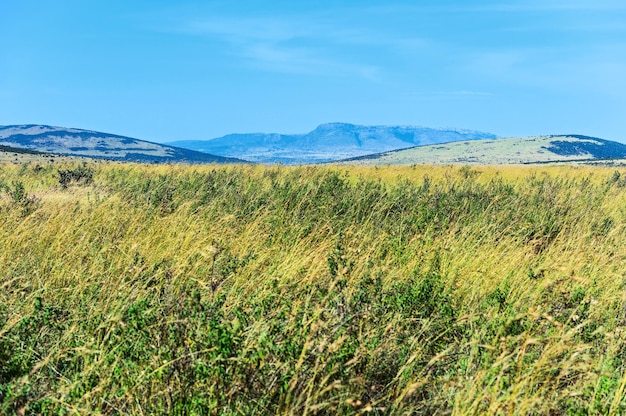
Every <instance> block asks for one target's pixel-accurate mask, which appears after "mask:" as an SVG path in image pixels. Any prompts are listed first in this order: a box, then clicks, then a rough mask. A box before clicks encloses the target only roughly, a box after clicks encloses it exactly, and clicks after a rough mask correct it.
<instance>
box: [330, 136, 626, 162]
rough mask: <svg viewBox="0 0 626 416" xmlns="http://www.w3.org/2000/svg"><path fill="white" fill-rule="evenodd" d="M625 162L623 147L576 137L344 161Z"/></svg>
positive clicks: (460, 145) (470, 144) (461, 144)
mask: <svg viewBox="0 0 626 416" xmlns="http://www.w3.org/2000/svg"><path fill="white" fill-rule="evenodd" d="M622 158H626V145H624V144H622V143H618V142H614V141H609V140H603V139H598V138H595V137H588V136H580V135H551V136H537V137H523V138H504V139H498V140H481V141H458V142H452V143H445V144H437V145H430V146H416V147H412V148H409V149H403V150H398V151H390V152H384V153H378V154H372V155H366V156H362V157H356V158H351V159H348V160H344V161H342V162H341V163H346V164H359V165H413V164H455V163H462V164H487V165H494V164H528V163H552V162H573V161H585V162H591V161H600V160H607V159H622Z"/></svg>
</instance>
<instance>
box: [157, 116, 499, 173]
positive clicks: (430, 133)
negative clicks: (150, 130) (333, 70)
mask: <svg viewBox="0 0 626 416" xmlns="http://www.w3.org/2000/svg"><path fill="white" fill-rule="evenodd" d="M495 138H496V136H495V135H493V134H490V133H483V132H479V131H471V130H459V129H432V128H426V127H414V126H360V125H355V124H347V123H328V124H322V125H320V126H318V127H317V128H316V129H315V130H313V131H311V132H310V133H307V134H277V133H270V134H266V133H252V134H229V135H226V136H223V137H219V138H216V139H210V140H181V141H175V142H169V143H167V144H169V145H172V146H178V147H183V148H186V149H191V150H197V151H200V152H207V153H212V154H216V155H220V156H226V157H240V158H242V159H246V160H250V161H252V162H259V163H285V164H295V163H322V162H329V161H334V160H340V159H346V158H350V157H355V156H362V155H367V154H371V153H379V152H386V151H389V150H396V149H404V148H407V147H412V146H416V145H429V144H437V143H445V142H453V141H458V140H479V139H495Z"/></svg>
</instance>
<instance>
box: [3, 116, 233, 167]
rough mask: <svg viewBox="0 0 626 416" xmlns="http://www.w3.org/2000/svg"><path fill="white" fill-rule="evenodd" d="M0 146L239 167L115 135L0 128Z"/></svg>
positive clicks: (39, 127) (220, 159) (30, 127)
mask: <svg viewBox="0 0 626 416" xmlns="http://www.w3.org/2000/svg"><path fill="white" fill-rule="evenodd" d="M0 145H4V146H10V147H14V148H21V149H28V150H33V151H38V152H45V153H55V154H61V155H71V156H84V157H91V158H99V159H109V160H123V161H129V162H173V163H180V162H184V163H242V162H244V161H242V160H240V159H235V158H227V157H221V156H215V155H212V154H207V153H203V152H196V151H193V150H188V149H181V148H177V147H173V146H168V145H163V144H158V143H152V142H148V141H144V140H138V139H133V138H130V137H124V136H118V135H115V134H108V133H100V132H96V131H91V130H80V129H70V128H63V127H52V126H45V125H35V124H28V125H17V126H0Z"/></svg>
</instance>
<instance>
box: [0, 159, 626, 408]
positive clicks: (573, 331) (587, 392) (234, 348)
mask: <svg viewBox="0 0 626 416" xmlns="http://www.w3.org/2000/svg"><path fill="white" fill-rule="evenodd" d="M59 169H61V172H59ZM625 174H626V172H623V171H616V170H615V169H614V168H599V167H596V168H592V167H566V166H565V167H499V168H495V167H489V168H488V167H479V168H473V167H467V166H464V167H450V166H447V167H446V166H444V167H433V166H417V167H412V168H411V167H395V168H369V167H349V168H346V167H333V166H328V167H290V168H287V167H255V166H238V167H235V166H221V167H218V166H212V167H184V166H145V165H122V164H93V165H85V166H83V165H76V164H75V165H72V164H69V165H65V166H63V167H59V166H51V164H48V165H44V166H41V165H34V164H23V165H12V164H4V165H0V188H1V190H0V242H1V244H0V414H13V413H14V414H55V415H56V414H59V415H60V414H105V415H113V414H139V415H141V414H146V415H147V414H181V415H182V414H298V415H300V414H359V413H365V412H371V413H372V414H425V415H426V414H453V415H465V414H469V415H474V414H476V415H478V414H502V415H531V414H532V415H544V414H545V415H560V414H571V415H583V414H623V413H624V412H626V399H625V395H624V393H625V390H626V372H625V370H626V330H625V329H626V297H625V291H624V290H625V288H624V283H625V279H626V226H625V224H626V221H625V220H626V209H625V207H626V176H624V175H625ZM61 178H66V179H65V180H63V181H60V179H61ZM61 182H63V183H61Z"/></svg>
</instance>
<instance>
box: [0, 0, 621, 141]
mask: <svg viewBox="0 0 626 416" xmlns="http://www.w3.org/2000/svg"><path fill="white" fill-rule="evenodd" d="M0 16H1V20H2V24H0V125H6V124H25V123H29V124H30V123H34V124H39V123H41V124H51V125H57V126H64V127H78V128H86V129H92V130H99V131H104V132H109V133H117V134H123V135H128V136H132V137H137V138H141V139H145V140H152V141H168V140H179V139H181V140H182V139H208V138H212V137H217V136H221V135H224V134H227V133H233V132H239V133H244V132H281V133H304V132H307V131H309V130H312V129H313V128H314V127H315V126H317V125H318V124H320V123H324V122H332V121H341V122H351V123H358V124H403V125H421V126H427V127H458V128H469V129H475V130H482V131H488V132H492V133H495V134H498V135H501V136H527V135H535V134H557V133H578V134H586V135H592V136H598V137H602V138H607V139H613V140H619V141H624V142H626V2H625V1H623V0H585V1H583V0H568V1H565V0H519V1H469V0H465V1H460V0H459V1H454V0H439V1H435V0H430V1H419V0H414V1H394V0H390V1H371V0H369V1H368V0H364V1H330V0H319V1H315V2H305V1H300V2H295V1H283V0H279V1H271V2H266V1H257V0H245V1H244V0H242V1H191V0H182V1H164V0H133V1H120V0H108V1H104V0H93V1H84V0H80V1H79V0H74V1H71V0H57V1H48V0H24V1H19V2H18V1H8V0H1V2H0Z"/></svg>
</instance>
